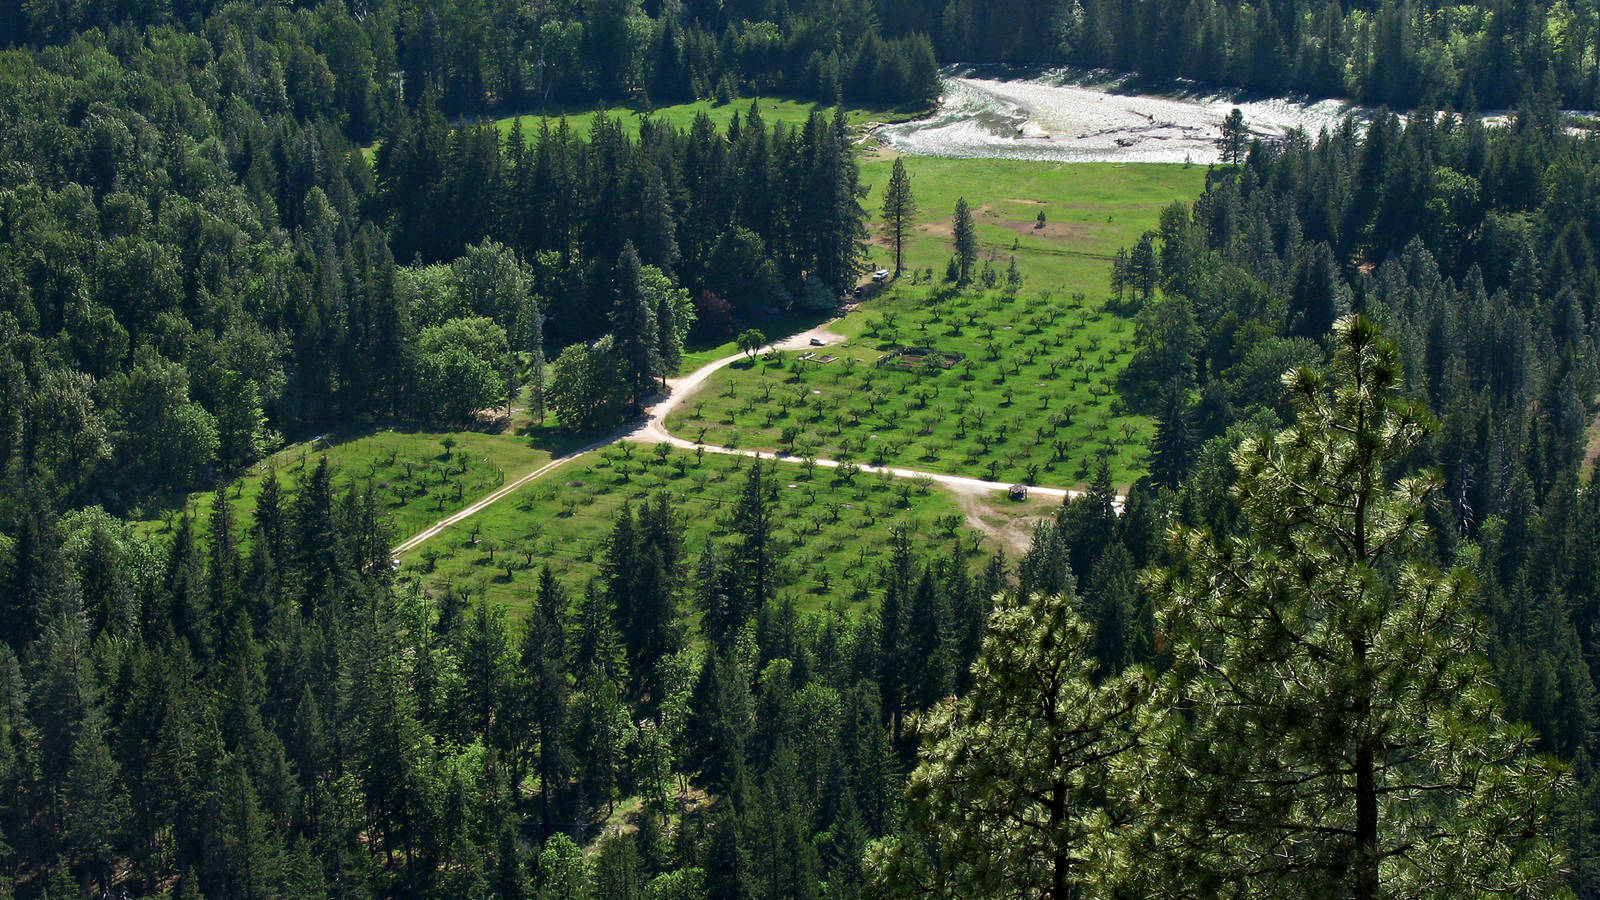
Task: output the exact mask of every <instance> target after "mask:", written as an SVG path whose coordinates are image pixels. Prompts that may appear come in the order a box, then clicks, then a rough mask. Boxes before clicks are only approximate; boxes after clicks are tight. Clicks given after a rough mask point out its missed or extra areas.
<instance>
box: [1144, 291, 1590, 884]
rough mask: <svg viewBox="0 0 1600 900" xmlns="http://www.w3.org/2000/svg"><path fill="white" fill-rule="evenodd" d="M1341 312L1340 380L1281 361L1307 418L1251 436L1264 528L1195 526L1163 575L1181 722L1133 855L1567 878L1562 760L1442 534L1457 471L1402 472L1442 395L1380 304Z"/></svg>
mask: <svg viewBox="0 0 1600 900" xmlns="http://www.w3.org/2000/svg"><path fill="white" fill-rule="evenodd" d="M1335 334H1336V336H1337V350H1336V352H1335V355H1334V362H1333V378H1332V379H1331V380H1332V382H1333V384H1332V386H1331V387H1332V389H1331V390H1329V385H1328V384H1327V383H1326V380H1325V378H1324V376H1322V375H1320V374H1317V373H1313V372H1311V371H1308V370H1305V369H1300V370H1296V371H1292V372H1290V373H1289V374H1287V375H1285V376H1284V383H1285V384H1286V385H1287V386H1288V388H1289V390H1290V393H1291V395H1292V397H1293V400H1294V403H1295V405H1296V408H1297V410H1298V419H1297V421H1296V422H1295V423H1294V424H1293V425H1292V426H1290V427H1289V428H1287V429H1285V430H1284V431H1282V432H1279V433H1278V434H1276V435H1263V436H1261V437H1259V438H1256V439H1253V440H1247V441H1245V442H1243V443H1242V444H1241V446H1240V447H1239V448H1238V449H1237V450H1236V451H1235V453H1234V463H1235V466H1236V467H1237V469H1238V475H1239V480H1238V485H1237V487H1236V489H1235V495H1236V497H1237V498H1238V501H1239V503H1240V505H1241V507H1242V508H1243V511H1244V513H1245V516H1246V519H1247V520H1248V522H1249V534H1248V536H1246V537H1237V538H1229V539H1222V538H1219V537H1216V536H1213V535H1211V534H1209V533H1206V532H1202V531H1199V530H1196V529H1192V528H1186V527H1180V528H1178V529H1177V530H1176V532H1175V534H1174V538H1173V540H1174V552H1175V555H1176V556H1177V560H1178V564H1177V565H1176V566H1175V567H1174V568H1173V569H1171V570H1168V571H1165V572H1161V573H1157V574H1155V575H1153V576H1152V577H1150V578H1149V580H1148V586H1149V587H1150V588H1151V589H1152V591H1153V592H1154V593H1155V595H1156V596H1157V597H1164V598H1166V599H1165V601H1164V603H1163V608H1162V609H1161V610H1160V612H1159V617H1160V627H1161V630H1162V632H1163V633H1164V634H1165V635H1166V636H1167V637H1168V639H1169V640H1170V641H1171V642H1172V646H1171V649H1172V652H1173V654H1174V667H1173V669H1172V671H1171V672H1170V673H1169V675H1168V676H1167V678H1166V679H1165V683H1164V685H1163V691H1162V693H1163V694H1164V696H1165V703H1166V708H1167V710H1169V713H1168V715H1167V717H1166V718H1167V721H1168V723H1169V725H1171V726H1172V731H1171V740H1170V741H1168V742H1166V743H1167V746H1166V747H1164V748H1162V747H1152V749H1151V752H1150V753H1148V754H1144V755H1143V758H1145V759H1146V760H1148V761H1150V763H1151V765H1150V767H1149V769H1148V772H1146V773H1144V774H1145V776H1146V777H1142V778H1139V779H1137V780H1136V783H1137V784H1138V785H1141V786H1142V787H1140V789H1139V790H1140V793H1141V794H1142V797H1141V798H1140V805H1141V806H1144V807H1147V808H1149V809H1150V810H1152V815H1151V816H1150V817H1149V819H1148V820H1147V822H1148V825H1149V828H1148V830H1147V831H1144V832H1143V838H1144V839H1146V840H1148V844H1147V845H1144V846H1138V847H1130V848H1129V849H1128V852H1127V853H1126V854H1125V856H1126V859H1125V865H1126V869H1125V872H1126V874H1127V875H1128V877H1129V878H1131V879H1133V880H1134V881H1135V883H1137V884H1140V885H1141V887H1140V892H1143V893H1154V894H1160V895H1163V896H1217V895H1219V894H1228V895H1231V896H1263V897H1266V896H1302V897H1354V898H1358V900H1365V898H1377V897H1479V896H1503V895H1509V896H1522V897H1526V896H1544V895H1547V894H1557V895H1559V894H1560V893H1561V889H1560V888H1559V887H1558V885H1557V883H1556V877H1557V873H1558V871H1559V870H1560V867H1561V865H1562V857H1561V853H1560V851H1559V850H1558V849H1557V847H1556V846H1555V845H1554V844H1553V842H1551V841H1549V840H1547V839H1546V835H1549V834H1551V833H1552V824H1551V816H1550V812H1551V810H1550V808H1551V806H1552V801H1553V800H1554V798H1555V796H1556V795H1557V794H1558V792H1560V791H1562V790H1564V789H1565V786H1566V779H1565V777H1564V776H1563V775H1562V774H1561V773H1560V772H1559V769H1558V767H1557V766H1556V764H1555V763H1553V762H1552V761H1549V760H1547V759H1543V758H1540V757H1536V756H1534V755H1533V753H1532V752H1531V750H1530V748H1531V746H1532V743H1533V735H1532V733H1531V732H1530V731H1529V730H1528V729H1526V728H1525V727H1521V726H1515V725H1511V724H1509V723H1507V721H1506V720H1505V716H1504V713H1503V710H1502V708H1501V704H1500V700H1499V697H1498V695H1497V694H1496V692H1495V690H1494V687H1493V685H1494V678H1493V673H1492V671H1491V668H1490V666H1489V663H1488V661H1487V660H1486V659H1485V657H1484V652H1483V651H1484V647H1485V644H1486V635H1485V633H1484V624H1483V622H1482V620H1481V619H1480V618H1479V617H1478V615H1477V614H1476V612H1475V611H1474V608H1473V606H1474V604H1473V588H1472V585H1471V583H1470V581H1469V579H1468V577H1467V576H1466V575H1465V574H1464V572H1463V571H1461V570H1455V571H1450V572H1440V571H1439V570H1438V569H1437V568H1435V567H1434V566H1433V565H1431V564H1429V563H1427V562H1425V561H1424V560H1423V558H1422V554H1423V553H1424V552H1425V549H1424V548H1425V547H1426V546H1427V545H1428V544H1427V526H1426V525H1425V524H1424V520H1423V517H1424V511H1425V508H1426V506H1427V504H1428V503H1429V502H1430V498H1431V497H1432V496H1433V494H1434V493H1435V492H1436V491H1437V490H1438V489H1439V486H1440V483H1441V481H1440V479H1439V478H1438V476H1437V475H1435V474H1433V473H1428V474H1424V475H1418V476H1411V477H1406V478H1402V479H1400V480H1399V481H1398V482H1395V483H1393V484H1390V483H1389V481H1388V478H1389V477H1390V474H1391V473H1392V472H1393V471H1394V470H1396V469H1397V468H1398V467H1400V465H1401V464H1402V463H1403V461H1404V460H1405V459H1406V458H1407V455H1408V454H1409V453H1410V452H1411V451H1412V450H1413V449H1414V448H1416V447H1417V446H1418V445H1419V444H1420V442H1421V441H1422V440H1423V439H1424V438H1425V436H1426V434H1427V424H1426V414H1425V412H1424V411H1422V410H1421V409H1419V408H1416V407H1412V406H1408V405H1403V404H1401V403H1400V402H1399V401H1398V400H1397V399H1396V397H1395V395H1396V393H1397V392H1398V391H1399V390H1400V388H1401V385H1402V383H1403V382H1402V376H1401V370H1400V365H1399V361H1398V352H1397V351H1396V349H1395V347H1394V345H1392V344H1390V343H1389V342H1387V341H1385V340H1383V339H1382V338H1381V336H1380V335H1379V334H1378V333H1377V330H1376V328H1375V327H1374V326H1373V325H1372V324H1371V323H1370V322H1369V321H1368V320H1366V319H1364V318H1361V317H1355V316H1350V317H1345V318H1343V319H1341V320H1339V322H1338V323H1337V325H1336V326H1335ZM1134 843H1138V842H1137V841H1135V842H1134ZM1135 859H1137V860H1139V861H1138V862H1134V861H1133V860H1135Z"/></svg>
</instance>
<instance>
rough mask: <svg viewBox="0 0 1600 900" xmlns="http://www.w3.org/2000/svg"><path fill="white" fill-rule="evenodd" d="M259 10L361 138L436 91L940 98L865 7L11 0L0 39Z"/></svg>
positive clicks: (460, 99)
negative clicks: (45, 0)
mask: <svg viewBox="0 0 1600 900" xmlns="http://www.w3.org/2000/svg"><path fill="white" fill-rule="evenodd" d="M261 15H265V16H267V17H269V18H272V19H274V20H276V22H275V24H274V26H273V30H274V31H276V32H277V36H276V37H275V38H274V43H277V44H278V47H277V48H276V51H277V52H275V53H274V54H273V55H272V58H271V61H270V63H269V66H268V67H267V68H266V69H264V70H261V74H262V75H264V76H265V77H267V78H268V79H274V78H276V79H282V80H284V81H285V82H286V83H288V84H289V85H290V90H291V91H292V92H294V93H296V94H298V95H300V96H299V98H298V99H299V100H300V101H301V102H303V103H307V104H311V105H314V106H315V108H316V109H317V111H318V112H319V113H321V114H323V115H326V116H328V117H329V118H333V119H337V120H339V121H340V123H341V125H343V126H344V127H345V128H346V130H347V132H348V133H349V134H350V135H351V136H352V137H354V138H356V139H357V140H358V141H360V142H362V143H365V142H367V141H369V140H371V138H372V137H374V136H376V135H377V134H379V133H380V132H381V131H382V129H383V125H384V123H385V122H386V121H387V120H388V118H389V116H391V115H392V114H393V112H394V109H395V107H396V106H400V105H405V106H410V107H413V108H415V107H417V106H418V104H419V103H420V101H421V100H422V99H423V98H424V97H426V96H429V95H432V96H433V97H435V98H436V100H437V103H438V105H439V107H440V108H441V109H442V110H444V111H445V112H447V113H448V114H450V115H464V114H478V113H485V112H493V111H499V112H501V114H504V113H505V112H507V111H509V112H526V111H532V110H543V109H545V108H546V107H547V106H549V105H551V104H571V103H589V102H594V101H597V100H604V101H610V102H622V101H637V102H643V103H647V104H648V103H654V104H657V105H661V104H667V103H681V102H684V101H689V100H697V99H707V98H712V97H717V98H719V99H723V100H726V99H728V98H730V97H734V96H739V95H741V94H742V95H750V94H769V93H783V94H786V95H790V96H796V97H804V98H808V99H815V100H819V101H821V102H823V103H825V104H830V105H838V104H840V103H842V102H845V101H849V102H852V103H870V104H888V105H900V104H905V105H909V106H912V107H926V106H929V105H931V104H932V103H933V101H934V100H936V99H937V98H938V96H939V72H938V64H937V63H936V62H935V60H934V54H933V46H932V44H931V42H930V41H929V40H928V38H927V36H926V32H927V26H926V25H924V26H921V27H915V28H911V29H909V30H906V31H905V32H904V33H901V32H900V31H897V32H896V33H895V35H894V36H892V37H888V36H885V35H884V34H883V33H882V32H881V31H880V29H879V27H878V25H877V19H876V17H875V16H874V15H873V11H872V10H871V9H870V8H867V7H866V6H864V5H861V4H841V5H826V4H817V5H809V6H806V7H803V8H802V7H799V6H795V7H792V8H791V7H790V6H789V5H788V4H786V3H785V4H771V3H748V4H747V3H736V4H722V3H717V4H708V3H688V4H681V5H679V6H676V7H671V8H664V7H663V5H662V4H660V3H657V2H649V3H638V2H634V0H586V2H583V3H576V4H568V5H565V6H562V5H557V4H534V5H521V4H515V3H485V4H469V3H433V2H413V0H379V2H375V3H359V4H353V5H346V4H344V3H332V2H328V3H322V4H318V5H314V6H313V5H306V6H304V7H301V8H297V9H289V8H286V7H285V8H277V7H273V6H270V5H265V6H259V7H257V6H254V5H246V4H235V5H233V6H231V7H230V6H229V5H228V4H223V3H215V2H210V0H199V2H188V0H179V2H176V3H173V2H170V0H156V2H150V3H139V4H121V3H105V2H99V0H94V2H88V3H80V4H73V5H71V6H62V5H34V4H24V3H7V4H5V5H4V6H3V7H0V47H18V46H24V47H26V46H32V47H47V46H58V45H63V44H66V43H68V42H70V41H71V40H72V39H73V38H74V37H75V36H77V35H81V34H87V33H90V32H94V31H101V32H112V31H116V30H120V29H127V30H129V33H132V32H134V31H137V30H138V29H141V28H175V29H178V30H181V31H196V32H198V31H204V30H206V29H207V28H208V27H209V28H211V29H215V28H216V27H217V23H219V22H241V23H242V24H244V23H249V21H250V20H251V19H254V18H256V17H257V16H261ZM246 27H248V24H246Z"/></svg>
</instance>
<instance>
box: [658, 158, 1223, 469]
mask: <svg viewBox="0 0 1600 900" xmlns="http://www.w3.org/2000/svg"><path fill="white" fill-rule="evenodd" d="M905 161H906V168H907V171H908V172H909V173H910V174H911V178H912V184H913V189H914V191H915V192H916V196H917V201H918V204H919V207H920V209H921V212H920V214H919V216H918V217H917V221H916V223H915V228H914V229H913V232H912V234H911V235H910V236H909V237H908V241H907V245H906V252H905V266H906V269H907V272H906V274H905V275H903V276H902V277H901V278H900V279H899V280H898V282H896V283H894V284H892V285H891V286H889V287H888V288H887V289H886V290H884V291H882V292H880V293H879V294H878V295H877V296H876V297H875V298H874V299H873V300H871V301H870V302H869V303H867V304H865V305H863V306H862V307H861V308H859V309H857V310H856V311H855V312H853V313H851V314H850V315H848V316H846V317H845V318H843V319H841V320H840V321H838V322H835V323H834V324H833V325H831V326H830V330H833V331H836V332H838V333H840V334H841V335H843V336H844V337H845V338H846V340H845V341H844V342H843V343H842V344H839V345H836V346H832V347H825V348H821V349H812V350H807V351H797V352H788V353H779V354H775V355H773V356H772V357H771V358H769V359H766V360H763V361H760V362H755V363H738V364H735V365H734V366H730V367H729V368H728V369H725V370H724V371H723V372H720V373H718V374H717V375H716V376H714V377H713V378H712V379H711V380H710V381H708V382H707V383H706V385H705V386H704V387H703V388H702V389H701V392H700V394H699V395H697V396H696V398H695V399H694V400H693V401H692V402H690V403H687V404H684V405H683V406H681V407H680V408H679V409H678V410H677V411H675V412H674V414H673V415H672V416H671V417H669V419H668V422H667V425H668V428H669V429H670V430H672V431H673V433H675V434H678V435H681V436H683V437H688V438H691V439H697V440H702V441H705V442H707V443H711V444H715V445H719V446H738V447H745V448H761V449H774V448H781V449H783V450H785V451H786V452H798V453H802V454H805V453H810V454H812V455H817V456H823V457H833V458H841V459H858V460H864V461H868V462H872V463H875V464H885V463H887V464H894V465H901V466H908V467H914V468H921V469H926V470H929V471H940V472H954V473H959V474H978V475H983V476H986V477H989V478H991V479H994V480H1009V481H1030V482H1040V483H1050V484H1057V485H1060V484H1074V483H1083V482H1085V481H1087V480H1088V478H1089V477H1090V476H1091V474H1092V472H1093V468H1094V466H1095V465H1097V461H1098V459H1099V458H1100V457H1101V456H1104V457H1105V458H1106V459H1107V460H1108V463H1109V465H1110V467H1111V472H1112V478H1113V479H1114V480H1115V481H1116V482H1117V483H1119V484H1123V485H1126V484H1130V483H1131V482H1132V481H1133V480H1134V479H1136V478H1137V477H1139V475H1141V474H1142V473H1143V467H1144V456H1145V447H1146V445H1147V443H1148V441H1149V438H1150V436H1151V434H1152V431H1153V426H1152V423H1151V422H1150V420H1149V419H1148V418H1147V417H1144V416H1141V415H1134V414H1132V412H1131V411H1130V410H1128V409H1126V408H1125V407H1124V405H1123V404H1122V402H1121V400H1120V398H1118V397H1117V395H1116V392H1115V390H1114V387H1115V384H1116V382H1117V379H1118V377H1119V376H1120V375H1121V373H1122V371H1123V370H1124V369H1125V368H1126V366H1127V364H1128V361H1129V360H1130V359H1131V358H1132V338H1133V327H1132V322H1131V321H1129V320H1128V319H1126V318H1124V317H1122V316H1120V315H1118V314H1116V313H1114V312H1109V311H1107V310H1106V308H1105V304H1104V301H1103V299H1102V298H1103V297H1105V295H1106V292H1107V275H1108V271H1109V267H1110V263H1109V258H1110V256H1111V254H1113V253H1115V251H1116V249H1117V248H1118V247H1122V246H1126V245H1128V244H1131V243H1133V242H1134V241H1135V240H1137V238H1138V236H1139V234H1140V233H1142V232H1143V231H1145V230H1147V229H1151V228H1154V227H1155V226H1156V224H1157V220H1158V216H1159V213H1160V210H1161V208H1162V207H1163V206H1165V205H1167V204H1168V203H1170V202H1172V201H1173V200H1175V199H1181V198H1186V197H1192V196H1194V194H1195V193H1197V192H1198V190H1199V187H1200V185H1201V182H1202V181H1203V178H1204V170H1203V169H1202V168H1198V167H1188V166H1175V165H1115V164H1087V165H1084V164H1080V165H1066V164H1052V163H1035V162H1024V161H1014V160H972V159H962V160H950V159H933V158H927V157H906V158H905ZM891 162H892V160H891V158H890V157H888V156H886V155H884V154H881V153H880V154H875V155H874V156H873V157H872V158H870V159H868V160H866V161H865V162H864V163H863V180H864V181H866V182H868V183H871V184H873V185H874V189H873V191H872V193H871V194H870V195H869V196H868V198H867V201H866V203H867V206H868V209H869V210H875V209H876V208H877V206H878V205H879V204H880V203H881V194H880V191H881V189H882V185H883V183H885V182H887V181H888V168H889V166H890V165H891ZM960 196H965V197H966V199H967V201H968V203H969V204H970V205H971V206H972V208H973V211H974V216H975V219H976V221H977V226H978V237H979V241H980V244H981V258H982V259H983V260H985V261H988V262H989V263H990V264H991V265H992V266H993V267H994V268H995V270H996V271H997V273H998V274H999V276H1000V278H1001V280H1002V281H1003V280H1004V276H1005V270H1006V268H1007V266H1008V264H1009V261H1010V259H1011V257H1012V256H1015V257H1016V259H1017V265H1018V267H1019V269H1020V270H1021V272H1022V274H1023V277H1024V284H1023V286H1022V287H1021V289H1020V290H1019V291H1018V292H1017V293H1016V294H1015V295H1014V296H1013V295H1010V294H1008V293H1006V292H1004V291H1002V290H969V291H965V292H961V293H956V292H954V291H952V290H951V289H949V287H948V286H946V285H943V284H941V283H940V281H939V279H938V278H937V277H935V278H933V279H927V278H925V277H922V276H913V275H912V272H913V270H922V271H923V272H924V273H925V272H926V270H928V269H932V270H933V271H934V273H935V274H936V276H942V274H943V272H944V266H945V262H946V261H947V260H948V259H949V257H950V254H951V244H950V239H949V233H950V220H951V212H952V210H953V208H954V205H955V201H956V198H957V197H960ZM1041 209H1043V210H1044V211H1045V214H1046V224H1045V226H1044V227H1043V228H1038V227H1036V226H1037V216H1038V213H1039V211H1040V210H1041ZM873 228H874V233H875V237H874V240H873V245H872V262H873V264H874V265H876V266H883V267H885V268H887V267H890V266H892V265H893V258H892V251H891V250H890V249H889V248H888V247H887V245H886V244H887V242H886V241H885V240H884V239H883V237H882V235H881V234H879V233H878V231H879V230H880V229H879V226H877V225H876V224H875V225H874V226H873ZM905 347H920V348H931V349H932V350H934V351H935V352H934V353H932V354H909V355H907V356H902V357H898V358H895V359H886V358H885V357H887V356H889V354H891V353H892V352H893V351H894V350H895V349H897V348H905Z"/></svg>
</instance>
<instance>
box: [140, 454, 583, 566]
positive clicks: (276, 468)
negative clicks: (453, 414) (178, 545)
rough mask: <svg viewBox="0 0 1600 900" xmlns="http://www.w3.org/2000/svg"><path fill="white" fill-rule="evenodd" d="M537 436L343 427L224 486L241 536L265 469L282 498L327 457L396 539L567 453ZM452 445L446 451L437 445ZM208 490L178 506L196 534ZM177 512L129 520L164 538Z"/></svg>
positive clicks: (338, 483)
mask: <svg viewBox="0 0 1600 900" xmlns="http://www.w3.org/2000/svg"><path fill="white" fill-rule="evenodd" d="M553 436H554V435H552V434H549V433H546V432H544V431H541V433H540V437H541V438H544V439H545V440H541V441H540V446H538V447H534V446H530V444H529V441H528V439H527V438H526V437H520V436H516V435H511V434H482V433H479V432H475V431H459V432H436V431H416V430H406V429H403V428H399V427H384V428H378V429H371V428H368V429H359V430H357V429H346V430H341V431H337V432H329V433H327V434H324V435H322V436H320V438H316V439H312V440H307V441H302V442H300V443H297V444H294V445H292V446H289V447H286V448H284V449H282V450H280V451H278V452H277V453H274V454H273V455H272V456H270V457H268V458H267V459H264V460H262V461H260V462H258V463H256V464H255V465H254V466H252V467H251V468H250V470H249V471H248V472H246V473H245V474H244V475H242V476H240V477H239V478H237V479H235V480H234V481H232V482H231V483H230V484H229V485H228V486H227V487H226V488H225V490H227V492H228V496H229V497H230V498H231V499H232V500H233V505H234V514H235V516H237V517H238V519H239V521H240V533H241V534H244V535H248V534H249V532H250V529H251V528H252V527H253V526H254V521H255V506H256V499H257V497H258V496H259V495H260V493H261V484H262V482H263V481H265V480H266V477H267V474H268V473H269V472H276V473H277V476H278V483H279V484H280V485H281V486H282V488H283V490H284V492H285V493H286V494H289V495H292V494H293V493H294V492H295V491H296V490H298V484H299V482H300V480H301V479H302V478H309V477H310V475H311V472H312V470H314V469H315V468H316V467H317V465H318V463H319V461H320V460H321V459H322V458H323V457H326V458H327V460H328V466H329V469H330V471H331V472H332V475H333V484H334V487H335V489H336V490H338V491H343V490H346V489H348V488H349V487H350V486H351V485H356V486H364V485H365V484H366V483H367V482H369V481H370V482H371V483H372V485H373V488H374V489H375V491H376V493H377V497H378V500H379V504H380V506H381V508H382V509H383V510H384V512H386V513H387V514H388V515H389V517H390V522H391V524H392V527H393V533H394V536H395V537H396V539H402V538H405V537H408V536H410V535H412V534H415V533H416V532H418V531H421V530H422V529H423V528H425V527H426V526H428V525H431V524H432V523H433V522H435V521H437V520H439V519H441V518H443V517H445V516H448V515H450V514H451V513H453V512H455V511H456V510H459V509H461V508H462V507H464V506H467V505H468V504H471V503H472V502H473V501H475V500H477V499H479V498H480V497H482V496H483V495H484V494H487V493H489V492H490V491H493V490H494V489H495V488H498V487H499V486H501V485H502V484H505V483H506V482H508V481H513V480H515V479H517V478H519V477H521V476H523V475H526V474H527V473H529V472H531V471H533V470H534V469H536V468H538V467H539V466H541V465H543V464H545V463H547V462H549V461H550V459H551V457H552V456H553V455H558V454H560V453H562V452H565V450H567V449H569V445H571V444H573V443H575V441H576V439H574V438H565V439H562V440H557V441H550V440H548V438H550V437H553ZM447 439H448V440H449V441H450V443H451V447H450V449H449V451H448V452H447V451H446V448H445V445H444V442H445V441H446V440H447ZM213 497H214V492H213V491H197V492H195V493H193V494H190V495H189V497H188V499H187V501H186V503H185V507H186V508H187V509H188V510H189V512H190V515H191V516H193V517H194V519H195V525H196V527H197V528H198V529H200V531H201V532H202V533H203V532H204V530H205V528H206V527H207V518H208V515H209V512H210V509H211V503H212V498H213ZM181 513H182V509H181V508H173V509H169V510H166V511H164V512H162V513H161V514H160V515H159V516H157V517H154V518H146V519H143V520H136V521H134V523H133V525H134V529H135V531H136V533H139V534H144V535H156V534H169V533H171V531H172V529H173V528H174V526H175V524H176V522H177V520H178V517H179V516H180V515H181Z"/></svg>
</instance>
